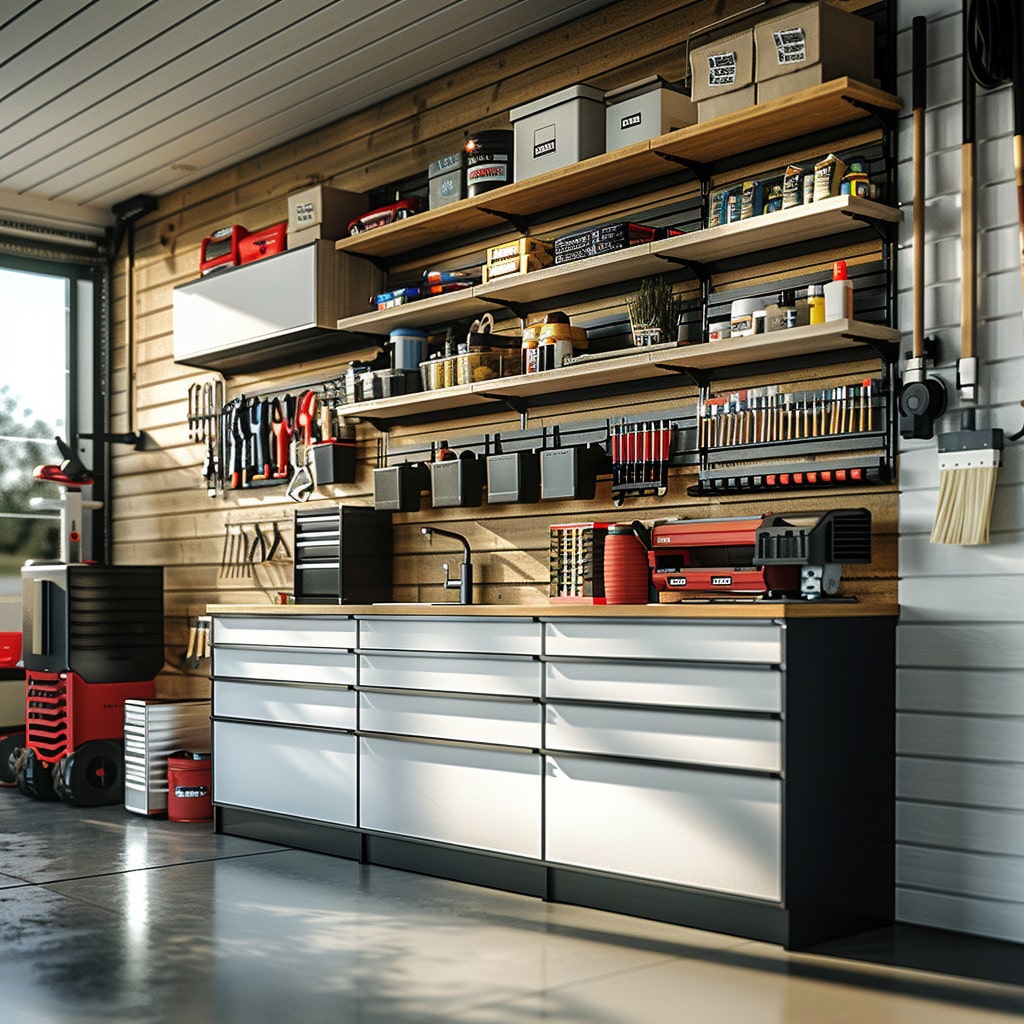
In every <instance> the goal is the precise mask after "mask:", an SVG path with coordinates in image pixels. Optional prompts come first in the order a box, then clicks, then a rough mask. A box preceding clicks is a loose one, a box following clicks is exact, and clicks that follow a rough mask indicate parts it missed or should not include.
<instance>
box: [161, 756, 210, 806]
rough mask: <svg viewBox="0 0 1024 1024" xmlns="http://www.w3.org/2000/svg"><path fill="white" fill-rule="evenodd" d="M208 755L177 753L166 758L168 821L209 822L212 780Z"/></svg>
mask: <svg viewBox="0 0 1024 1024" xmlns="http://www.w3.org/2000/svg"><path fill="white" fill-rule="evenodd" d="M212 774H213V773H212V771H211V763H210V755H209V754H194V753H192V752H191V751H188V750H178V751H175V752H174V753H173V754H169V755H168V757H167V819H168V821H209V820H210V819H211V818H212V817H213V792H212V789H213V779H212Z"/></svg>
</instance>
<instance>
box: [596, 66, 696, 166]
mask: <svg viewBox="0 0 1024 1024" xmlns="http://www.w3.org/2000/svg"><path fill="white" fill-rule="evenodd" d="M604 98H605V101H606V103H607V104H608V106H607V108H606V109H605V142H606V149H607V151H608V152H609V153H610V152H611V151H612V150H613V149H619V148H621V147H622V146H628V145H629V144H630V143H631V142H642V141H644V140H645V139H654V138H657V137H658V136H659V135H664V134H665V133H666V132H674V131H676V130H677V129H679V128H685V127H687V126H688V125H691V124H696V123H697V105H696V104H695V103H693V102H692V101H691V100H690V97H689V96H687V95H686V94H685V93H684V92H683V91H682V90H681V89H680V88H679V87H678V86H673V85H670V84H669V83H668V82H666V81H665V79H664V78H662V77H660V76H659V75H652V76H651V77H650V78H644V79H642V80H641V81H639V82H633V83H632V84H631V85H624V86H623V87H622V88H621V89H613V90H612V91H611V92H608V93H605V97H604Z"/></svg>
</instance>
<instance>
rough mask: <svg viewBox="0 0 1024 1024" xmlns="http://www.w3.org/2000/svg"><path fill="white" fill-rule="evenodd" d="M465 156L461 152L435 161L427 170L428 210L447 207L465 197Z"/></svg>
mask: <svg viewBox="0 0 1024 1024" xmlns="http://www.w3.org/2000/svg"><path fill="white" fill-rule="evenodd" d="M465 167H466V154H465V152H464V151H463V150H461V149H460V150H459V151H458V152H457V153H452V154H451V155H450V156H443V157H441V159H440V160H435V161H434V162H433V163H432V164H431V165H430V167H428V168H427V180H428V181H429V183H430V209H431V210H436V209H437V208H438V207H439V206H447V205H448V203H454V202H456V201H457V200H459V199H464V198H465V197H466V171H465Z"/></svg>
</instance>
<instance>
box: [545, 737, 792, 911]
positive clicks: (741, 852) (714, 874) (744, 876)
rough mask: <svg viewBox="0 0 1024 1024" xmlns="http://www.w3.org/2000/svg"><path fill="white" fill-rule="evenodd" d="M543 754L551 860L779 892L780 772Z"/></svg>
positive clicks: (771, 896)
mask: <svg viewBox="0 0 1024 1024" xmlns="http://www.w3.org/2000/svg"><path fill="white" fill-rule="evenodd" d="M546 762H547V764H546V769H545V770H546V775H547V778H546V780H545V797H546V808H545V813H546V816H545V835H546V850H545V856H546V857H547V859H548V860H551V861H557V862H561V863H563V864H571V865H575V866H578V867H584V868H593V869H595V870H598V871H612V872H615V873H617V874H622V875H629V876H631V877H634V878H648V879H653V880H656V881H661V882H670V883H674V884H677V885H687V886H693V887H695V888H699V889H710V890H714V891H718V892H724V893H733V894H735V895H738V896H752V897H755V898H758V899H765V900H775V901H777V900H780V899H781V898H782V882H781V862H782V855H781V850H782V839H781V836H782V804H781V787H782V783H781V782H780V781H779V780H778V779H772V778H767V777H764V776H756V775H737V774H731V773H727V772H715V771H702V770H700V769H687V768H672V767H666V766H662V765H643V764H635V763H629V762H625V763H624V762H610V761H605V760H602V759H600V758H576V757H570V756H566V755H558V756H549V757H548V758H547V759H546Z"/></svg>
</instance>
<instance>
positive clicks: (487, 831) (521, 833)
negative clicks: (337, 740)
mask: <svg viewBox="0 0 1024 1024" xmlns="http://www.w3.org/2000/svg"><path fill="white" fill-rule="evenodd" d="M359 771H360V788H359V823H360V825H361V826H362V827H363V828H367V829H375V830H378V831H381V832H390V833H393V834H396V835H404V836H413V837H416V838H419V839H430V840H433V841H435V842H439V843H452V844H455V845H457V846H469V847H475V848H477V849H480V850H491V851H495V852H498V853H510V854H518V855H520V856H524V857H539V856H540V854H541V840H540V834H541V827H540V825H541V822H540V819H541V759H540V755H539V754H528V753H524V752H520V751H514V750H493V749H483V748H480V747H461V746H455V745H451V744H446V743H445V744H442V743H429V742H416V741H412V740H395V739H386V738H383V737H376V736H374V737H367V736H363V737H361V738H360V741H359Z"/></svg>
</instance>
